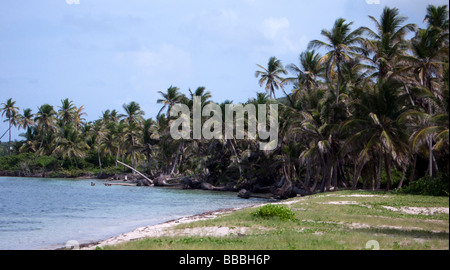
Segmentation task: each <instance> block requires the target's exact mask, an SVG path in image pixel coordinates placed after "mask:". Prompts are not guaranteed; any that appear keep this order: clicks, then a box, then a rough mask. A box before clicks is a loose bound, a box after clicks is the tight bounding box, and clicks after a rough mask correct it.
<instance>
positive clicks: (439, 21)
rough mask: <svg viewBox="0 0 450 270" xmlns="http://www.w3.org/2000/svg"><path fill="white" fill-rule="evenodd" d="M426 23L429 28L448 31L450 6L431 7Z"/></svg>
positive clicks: (428, 9) (429, 7)
mask: <svg viewBox="0 0 450 270" xmlns="http://www.w3.org/2000/svg"><path fill="white" fill-rule="evenodd" d="M424 21H426V22H427V23H428V25H429V26H432V27H436V28H439V29H441V30H442V31H448V28H449V21H448V6H447V5H442V6H439V7H436V6H435V5H429V6H428V7H427V15H426V16H425V20H424Z"/></svg>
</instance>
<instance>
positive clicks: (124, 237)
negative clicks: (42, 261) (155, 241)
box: [80, 203, 266, 250]
mask: <svg viewBox="0 0 450 270" xmlns="http://www.w3.org/2000/svg"><path fill="white" fill-rule="evenodd" d="M265 204H266V203H263V204H255V205H252V206H246V207H236V208H228V209H220V210H217V211H209V212H205V213H202V214H198V215H192V216H187V217H182V218H180V219H175V220H170V221H167V222H164V223H160V224H157V225H152V226H146V227H140V228H137V229H135V230H133V231H131V232H128V233H124V234H120V235H118V236H114V237H111V238H108V239H105V240H101V241H97V242H94V243H89V244H82V245H81V246H80V249H82V250H93V249H96V248H97V247H104V246H109V245H117V244H120V243H123V242H128V241H133V240H138V239H143V238H149V237H161V236H179V235H200V236H226V235H229V234H231V233H233V234H240V233H245V230H246V228H240V227H233V228H229V227H206V228H196V229H184V230H176V229H174V228H175V227H176V226H177V225H180V224H185V223H191V222H195V221H200V220H208V219H213V218H216V217H218V216H221V215H225V214H229V213H232V212H234V211H237V210H240V209H245V208H254V207H259V206H262V205H265Z"/></svg>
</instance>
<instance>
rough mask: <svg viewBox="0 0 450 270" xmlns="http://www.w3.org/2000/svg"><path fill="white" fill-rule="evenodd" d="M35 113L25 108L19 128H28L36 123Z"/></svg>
mask: <svg viewBox="0 0 450 270" xmlns="http://www.w3.org/2000/svg"><path fill="white" fill-rule="evenodd" d="M33 117H34V114H32V113H31V109H29V108H28V109H24V110H23V114H22V115H21V116H20V121H19V128H22V129H24V130H27V129H28V128H30V127H33V126H34V125H35V122H34V119H33Z"/></svg>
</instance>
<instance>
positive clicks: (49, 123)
mask: <svg viewBox="0 0 450 270" xmlns="http://www.w3.org/2000/svg"><path fill="white" fill-rule="evenodd" d="M34 120H35V122H36V123H37V129H38V131H39V133H40V136H41V143H40V145H39V148H38V150H37V151H36V157H37V156H38V155H39V154H40V153H39V152H40V150H41V149H42V145H43V143H44V139H45V138H46V137H47V136H48V135H49V133H50V132H51V131H53V130H55V128H56V120H57V118H56V112H55V110H54V109H53V106H51V105H49V104H44V105H42V106H41V107H39V109H38V112H37V113H36V118H35V119H34Z"/></svg>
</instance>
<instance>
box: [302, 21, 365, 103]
mask: <svg viewBox="0 0 450 270" xmlns="http://www.w3.org/2000/svg"><path fill="white" fill-rule="evenodd" d="M352 24H353V22H350V23H346V20H345V19H343V18H339V19H337V20H336V21H335V23H334V26H333V28H332V29H331V31H330V30H326V29H324V30H322V33H321V34H322V36H324V37H325V39H326V41H320V40H313V41H311V42H310V43H309V45H308V48H309V49H311V48H326V49H327V50H328V52H327V53H326V54H325V56H324V57H323V58H322V60H323V61H325V63H327V69H328V79H329V80H331V77H332V75H331V74H332V72H334V69H336V70H337V83H336V103H339V91H340V88H341V83H342V81H343V77H342V71H341V65H342V63H343V62H344V61H347V60H349V59H351V58H352V57H353V55H354V54H355V53H361V52H363V50H362V49H361V47H360V46H358V45H360V44H361V43H362V41H363V39H362V38H361V34H362V29H361V28H358V29H356V30H354V31H351V29H350V26H351V25H352Z"/></svg>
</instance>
